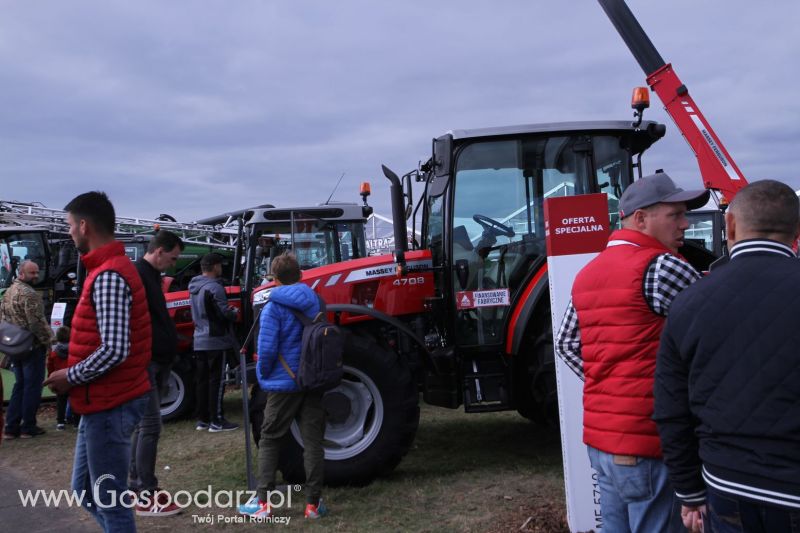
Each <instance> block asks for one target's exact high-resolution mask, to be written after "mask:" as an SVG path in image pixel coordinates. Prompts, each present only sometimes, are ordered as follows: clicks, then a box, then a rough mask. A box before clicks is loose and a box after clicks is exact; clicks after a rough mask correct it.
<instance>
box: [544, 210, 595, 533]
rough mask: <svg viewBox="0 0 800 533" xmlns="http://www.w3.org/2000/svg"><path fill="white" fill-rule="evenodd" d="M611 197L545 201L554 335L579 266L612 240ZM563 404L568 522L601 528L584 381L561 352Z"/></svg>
mask: <svg viewBox="0 0 800 533" xmlns="http://www.w3.org/2000/svg"><path fill="white" fill-rule="evenodd" d="M608 226H609V221H608V200H607V198H606V195H605V194H590V195H582V196H568V197H560V198H550V199H547V200H546V201H545V228H546V230H545V232H546V237H547V272H548V277H549V281H550V311H551V313H552V318H553V339H555V338H556V336H557V335H558V330H559V329H560V326H561V320H562V319H563V318H564V313H565V312H566V310H567V305H568V304H569V302H570V299H571V294H572V284H573V282H574V281H575V276H576V275H577V274H578V272H580V270H581V269H582V268H583V267H584V266H585V265H586V264H587V263H588V262H589V261H591V260H592V259H594V258H595V257H596V256H597V255H598V253H599V252H600V251H601V250H603V249H605V245H606V241H607V240H608V235H609V231H608ZM556 382H557V386H558V410H559V418H560V422H561V452H562V454H563V457H564V485H565V491H566V496H567V522H568V523H569V528H570V531H573V532H578V531H598V530H600V531H602V527H603V522H602V516H601V514H600V487H599V485H598V483H597V473H596V472H595V471H594V469H593V468H592V467H591V465H590V464H589V455H588V454H587V452H586V445H585V444H584V443H583V381H581V379H580V378H579V377H578V376H577V375H576V374H575V373H574V372H573V371H572V370H571V369H570V368H569V367H568V366H567V365H566V363H564V361H563V360H561V359H560V358H559V357H556Z"/></svg>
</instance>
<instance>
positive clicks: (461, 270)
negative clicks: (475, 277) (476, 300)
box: [456, 259, 469, 291]
mask: <svg viewBox="0 0 800 533" xmlns="http://www.w3.org/2000/svg"><path fill="white" fill-rule="evenodd" d="M456 276H457V277H458V284H459V285H461V290H462V291H463V290H466V288H467V283H469V261H467V260H466V259H457V260H456Z"/></svg>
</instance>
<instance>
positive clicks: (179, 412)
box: [161, 366, 194, 422]
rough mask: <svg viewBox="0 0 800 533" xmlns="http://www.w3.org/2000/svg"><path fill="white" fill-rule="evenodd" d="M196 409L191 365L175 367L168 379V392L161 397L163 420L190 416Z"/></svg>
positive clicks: (167, 420)
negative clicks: (184, 367)
mask: <svg viewBox="0 0 800 533" xmlns="http://www.w3.org/2000/svg"><path fill="white" fill-rule="evenodd" d="M193 410H194V376H193V375H192V372H191V366H190V367H189V368H188V370H187V369H183V368H180V367H175V368H173V369H172V371H171V372H170V375H169V379H168V380H167V387H166V392H165V393H163V396H162V397H161V420H162V421H163V422H169V421H171V420H180V419H181V418H184V417H186V416H189V415H190V414H191V413H192V411H193Z"/></svg>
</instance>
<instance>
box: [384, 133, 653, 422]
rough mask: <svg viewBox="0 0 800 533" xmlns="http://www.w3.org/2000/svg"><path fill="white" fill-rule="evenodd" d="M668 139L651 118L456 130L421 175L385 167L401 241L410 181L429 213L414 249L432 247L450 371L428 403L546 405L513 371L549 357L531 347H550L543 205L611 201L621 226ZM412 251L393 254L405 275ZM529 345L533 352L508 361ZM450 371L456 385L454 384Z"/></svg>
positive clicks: (434, 305) (434, 301) (442, 348)
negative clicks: (645, 171) (646, 155)
mask: <svg viewBox="0 0 800 533" xmlns="http://www.w3.org/2000/svg"><path fill="white" fill-rule="evenodd" d="M665 130H666V128H665V127H664V126H663V125H661V124H657V123H655V122H650V121H644V122H641V123H640V124H638V125H636V126H634V125H632V124H631V123H630V122H627V121H606V122H575V123H561V124H541V125H525V126H510V127H502V128H486V129H477V130H455V131H451V132H448V133H447V134H445V135H442V136H441V137H438V138H436V139H434V140H433V156H432V157H431V159H430V160H429V161H428V162H427V163H425V164H424V165H422V166H421V168H420V169H419V170H416V171H413V172H411V173H409V174H406V175H405V176H403V178H402V179H401V178H398V177H397V176H396V175H394V173H392V172H391V171H390V170H388V169H385V173H386V175H387V177H388V178H389V180H390V181H391V182H392V214H393V219H394V228H395V242H396V243H406V242H407V237H406V236H405V234H404V232H405V226H406V223H405V220H406V218H408V215H410V214H411V212H412V208H413V205H412V201H411V198H412V194H411V186H412V178H416V181H418V182H422V183H424V192H423V193H422V196H421V198H420V199H419V203H418V204H417V206H416V208H415V209H414V211H413V212H414V213H419V212H421V223H422V228H421V229H422V239H421V242H419V243H417V242H414V243H413V245H414V246H415V247H418V248H422V249H425V250H429V251H430V254H431V259H432V264H433V283H434V296H433V297H432V298H430V299H429V301H427V302H426V306H427V308H428V309H430V310H431V312H430V314H429V329H428V334H427V335H426V337H425V339H426V341H427V343H428V345H429V346H430V347H431V348H435V349H436V350H437V351H438V352H437V353H444V354H445V357H443V358H442V359H443V360H444V361H445V362H446V364H444V365H443V366H444V367H445V368H450V370H449V371H447V372H439V376H435V377H434V378H432V379H433V380H432V381H430V382H429V383H426V391H429V392H430V394H428V396H429V397H428V398H426V400H427V401H428V402H429V403H434V404H437V405H446V406H450V407H455V406H456V405H458V404H459V403H461V402H462V401H463V403H464V405H465V408H466V410H467V411H481V410H500V409H509V408H513V407H515V406H516V407H517V408H518V409H520V411H521V412H522V411H523V409H524V406H525V405H534V404H538V405H541V404H542V403H544V402H542V401H539V400H540V399H536V398H530V397H529V396H530V394H529V393H528V392H526V391H530V389H531V387H530V386H529V384H530V381H529V380H528V377H524V376H527V375H528V372H524V371H523V370H524V369H522V368H516V369H515V368H514V365H515V364H517V363H519V364H520V365H525V366H526V367H530V368H542V364H541V363H540V362H537V361H535V360H534V358H536V357H539V356H540V354H541V353H545V352H546V351H547V350H544V349H536V348H531V347H533V346H534V345H536V343H537V342H539V343H541V342H550V341H547V339H549V338H550V337H549V335H550V333H549V329H550V310H549V307H550V305H549V304H550V302H549V298H548V296H547V294H548V290H547V276H546V268H547V252H546V247H545V235H546V233H547V227H546V225H545V219H544V200H545V199H547V198H551V197H555V196H573V195H581V194H590V193H605V194H606V195H607V197H608V212H609V216H610V220H611V225H612V228H615V227H617V226H618V225H619V220H618V218H619V216H618V203H619V198H620V196H621V195H622V192H623V191H624V190H625V188H626V187H627V186H628V185H630V184H631V183H632V182H633V180H634V175H635V174H638V175H639V176H641V173H642V171H641V163H640V161H641V159H640V158H641V155H642V153H643V152H644V151H645V150H647V149H648V148H649V147H650V146H651V145H652V144H653V143H654V142H656V141H657V140H658V139H660V138H661V137H663V135H664V133H665ZM414 224H415V221H412V227H413V225H414ZM396 246H397V245H396ZM405 252H406V250H405V249H403V248H402V245H401V246H399V247H398V248H397V249H396V250H395V252H394V255H395V261H396V262H397V263H398V264H399V266H400V268H401V269H403V268H404V263H405V259H404V257H405ZM537 339H538V340H537ZM526 346H527V347H528V348H530V350H528V351H529V352H530V353H528V354H520V356H519V357H515V358H513V359H509V357H508V356H509V355H513V354H515V353H520V352H521V351H525V350H526V348H525V347H526ZM537 346H538V345H537ZM549 357H550V360H551V361H552V350H551V351H550V355H549ZM550 367H552V365H550ZM441 368H442V366H440V370H441ZM448 373H450V376H452V378H453V379H454V380H455V382H447V377H446V376H447V374H448ZM551 377H552V376H551ZM512 379H513V380H514V381H515V385H514V386H513V387H512V386H510V384H511V382H512ZM548 379H550V378H548ZM437 380H438V381H437ZM533 381H534V382H535V381H536V379H533ZM551 386H552V385H551V384H548V385H547V386H546V387H544V388H545V389H546V390H549V387H551ZM535 387H536V385H534V388H535ZM512 388H516V389H517V391H516V393H515V392H514V391H512V390H511V389H512ZM437 389H438V390H440V391H443V394H442V395H441V396H438V397H437V395H436V394H435V391H436V390H437ZM453 390H459V391H460V392H459V393H458V394H457V396H453V395H452V394H451V392H452V391H453ZM546 394H549V393H546ZM534 395H535V393H534ZM515 396H516V397H515Z"/></svg>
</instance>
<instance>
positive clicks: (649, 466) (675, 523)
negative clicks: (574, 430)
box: [587, 446, 683, 533]
mask: <svg viewBox="0 0 800 533" xmlns="http://www.w3.org/2000/svg"><path fill="white" fill-rule="evenodd" d="M587 448H588V451H589V462H590V463H591V465H592V468H594V469H595V470H596V471H597V474H598V484H599V485H600V513H601V514H602V518H603V531H609V532H613V533H624V532H633V533H651V532H654V531H683V529H682V528H683V525H682V522H681V518H680V510H679V509H680V505H679V504H678V502H677V500H676V499H675V497H674V496H673V491H672V486H671V485H670V483H669V481H668V478H667V467H666V466H665V465H664V463H663V462H662V461H660V460H658V459H650V458H647V457H639V458H637V460H636V461H637V462H636V464H635V465H630V466H628V465H620V464H615V463H614V455H612V454H610V453H606V452H603V451H600V450H598V449H596V448H592V447H591V446H587Z"/></svg>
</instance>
